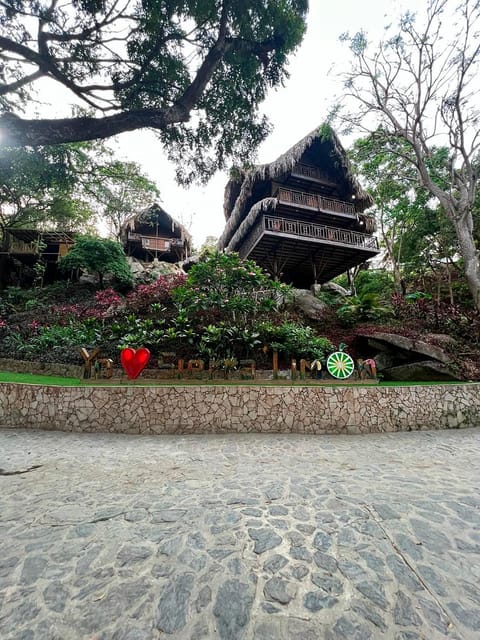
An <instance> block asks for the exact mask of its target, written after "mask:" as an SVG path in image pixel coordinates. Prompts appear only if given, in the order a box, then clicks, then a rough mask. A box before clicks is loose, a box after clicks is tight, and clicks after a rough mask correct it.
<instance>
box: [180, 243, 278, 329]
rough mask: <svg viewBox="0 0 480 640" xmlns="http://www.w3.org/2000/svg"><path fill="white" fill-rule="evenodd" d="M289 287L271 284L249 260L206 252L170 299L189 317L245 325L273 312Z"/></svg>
mask: <svg viewBox="0 0 480 640" xmlns="http://www.w3.org/2000/svg"><path fill="white" fill-rule="evenodd" d="M289 292H290V287H288V286H287V285H284V284H281V283H279V282H275V281H273V280H272V279H271V278H270V277H269V276H268V274H266V273H265V272H264V271H263V270H262V269H261V268H260V267H258V266H257V265H256V264H255V262H253V261H252V260H245V261H242V260H240V257H239V256H238V254H237V253H218V252H208V253H206V254H205V255H204V257H203V259H201V260H200V261H199V262H198V264H196V265H194V266H193V267H192V268H191V270H190V272H189V274H188V277H187V279H186V281H185V283H184V285H183V286H181V287H178V288H177V289H176V290H175V291H174V293H173V297H174V300H175V301H176V303H177V304H178V305H179V307H180V308H182V309H183V310H184V311H185V312H186V313H187V314H188V316H189V317H190V318H195V319H196V321H197V322H202V323H204V325H208V324H210V323H211V322H212V320H213V321H214V322H215V320H222V321H224V322H232V323H233V324H237V325H238V324H248V323H249V322H251V321H253V319H254V317H255V316H256V315H257V314H258V313H262V312H268V311H271V310H273V309H275V308H276V307H277V306H278V305H279V303H280V302H281V300H283V299H284V298H285V297H286V296H288V295H289Z"/></svg>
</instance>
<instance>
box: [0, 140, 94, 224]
mask: <svg viewBox="0 0 480 640" xmlns="http://www.w3.org/2000/svg"><path fill="white" fill-rule="evenodd" d="M87 146H88V145H85V144H81V143H74V144H69V145H54V146H52V147H42V148H38V149H32V148H26V149H4V150H3V151H2V153H1V154H0V231H1V230H2V229H4V228H5V227H7V226H10V227H24V228H25V227H30V228H34V229H44V228H48V229H50V230H53V229H57V228H63V229H80V228H82V227H83V228H85V225H86V224H88V221H89V220H90V219H91V218H92V216H93V209H92V208H91V206H90V204H89V203H88V202H87V201H86V199H85V198H84V197H82V194H81V193H80V190H79V188H78V176H79V174H80V173H82V172H84V171H87V170H88V167H89V166H90V164H91V161H90V158H89V156H88V153H87Z"/></svg>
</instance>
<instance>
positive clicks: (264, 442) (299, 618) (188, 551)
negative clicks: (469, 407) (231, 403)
mask: <svg viewBox="0 0 480 640" xmlns="http://www.w3.org/2000/svg"><path fill="white" fill-rule="evenodd" d="M479 456H480V429H478V430H465V431H438V432H421V433H399V434H384V435H372V436H349V437H342V436H331V437H322V436H316V437H315V436H311V437H305V436H275V435H273V436H272V435H268V436H265V435H246V436H237V435H236V436H224V437H217V436H202V437H197V436H190V437H137V436H115V435H108V434H97V435H95V434H89V435H74V434H64V433H47V432H31V431H29V432H26V431H20V430H19V431H0V467H2V469H3V471H2V473H1V475H0V638H2V640H42V639H47V640H54V639H57V640H77V639H81V640H93V639H95V640H154V639H159V638H162V639H163V638H178V639H184V638H185V639H187V640H190V639H192V640H193V639H199V640H200V639H202V638H221V639H222V640H236V639H237V638H238V639H240V638H245V639H247V640H282V639H292V640H314V639H316V638H319V639H323V638H325V639H327V640H330V639H348V640H363V639H367V638H373V639H375V638H391V639H393V640H416V639H419V638H427V639H428V640H435V639H437V638H455V639H460V638H461V639H466V640H473V639H475V638H480V492H479V486H480V472H479ZM34 465H41V466H40V467H39V468H37V469H32V470H30V471H28V472H26V473H21V474H11V472H15V471H25V470H26V469H27V468H29V467H32V466H34ZM6 474H8V475H6Z"/></svg>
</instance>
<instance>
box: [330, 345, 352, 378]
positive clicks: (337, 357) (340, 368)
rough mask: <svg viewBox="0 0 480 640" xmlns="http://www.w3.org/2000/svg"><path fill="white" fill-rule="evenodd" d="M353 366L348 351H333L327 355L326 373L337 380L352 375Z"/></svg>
mask: <svg viewBox="0 0 480 640" xmlns="http://www.w3.org/2000/svg"><path fill="white" fill-rule="evenodd" d="M354 368H355V365H354V363H353V360H352V358H351V357H350V356H349V355H348V353H344V352H343V351H335V353H332V354H331V355H330V356H328V360H327V369H328V373H329V374H330V375H331V376H333V377H334V378H337V379H338V380H345V378H349V377H350V376H351V375H352V373H353V370H354Z"/></svg>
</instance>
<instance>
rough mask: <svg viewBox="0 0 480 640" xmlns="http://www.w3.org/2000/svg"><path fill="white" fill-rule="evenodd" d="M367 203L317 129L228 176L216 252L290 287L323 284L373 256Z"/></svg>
mask: <svg viewBox="0 0 480 640" xmlns="http://www.w3.org/2000/svg"><path fill="white" fill-rule="evenodd" d="M372 204H373V201H372V198H371V196H370V195H369V194H368V193H367V192H366V191H364V190H363V189H362V188H361V186H360V184H359V183H358V181H357V180H356V178H355V177H354V176H353V174H352V169H351V166H350V163H349V161H348V158H347V155H346V152H345V150H344V149H343V147H342V145H341V143H340V141H339V139H338V137H337V136H336V134H335V133H334V132H333V131H332V130H331V129H330V127H328V126H326V125H324V126H322V127H320V128H319V129H316V130H315V131H313V132H312V133H310V134H309V135H308V136H306V137H305V138H303V140H301V141H300V142H298V143H297V144H296V145H295V146H294V147H292V148H291V149H290V150H289V151H287V153H285V154H284V155H282V156H280V158H278V159H277V160H276V161H275V162H272V163H271V164H265V165H260V166H255V167H253V168H251V169H245V170H238V169H234V170H233V171H232V177H231V179H230V180H229V182H228V184H227V186H226V189H225V204H224V213H225V218H226V220H227V223H226V226H225V230H224V232H223V234H222V236H221V237H220V239H219V241H218V248H219V249H220V250H226V251H238V253H239V254H240V257H242V258H251V259H253V260H255V261H256V262H257V263H258V264H259V265H261V266H263V267H264V268H265V269H267V270H268V271H269V272H270V273H271V275H272V276H274V277H276V278H278V279H280V280H282V281H284V282H289V283H292V284H294V285H295V286H297V287H307V286H310V285H311V284H313V283H323V282H327V281H328V280H331V279H332V278H334V277H335V276H337V275H339V274H341V273H344V272H345V271H346V270H347V269H349V268H351V267H353V266H355V265H358V264H361V263H363V262H365V261H366V260H368V259H369V258H372V257H373V256H375V255H377V254H378V253H379V249H378V243H377V239H376V238H375V237H374V236H373V235H372V234H373V232H374V231H375V221H374V218H373V217H371V216H369V215H368V214H366V213H364V212H365V210H366V209H367V208H368V207H370V206H371V205H372Z"/></svg>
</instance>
